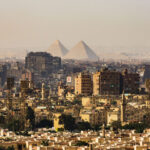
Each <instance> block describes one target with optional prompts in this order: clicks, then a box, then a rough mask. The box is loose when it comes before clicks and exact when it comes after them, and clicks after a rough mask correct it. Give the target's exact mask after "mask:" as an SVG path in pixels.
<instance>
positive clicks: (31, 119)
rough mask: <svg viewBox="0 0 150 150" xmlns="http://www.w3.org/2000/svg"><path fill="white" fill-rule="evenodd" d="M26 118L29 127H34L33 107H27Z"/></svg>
mask: <svg viewBox="0 0 150 150" xmlns="http://www.w3.org/2000/svg"><path fill="white" fill-rule="evenodd" d="M26 120H29V122H30V128H31V129H34V126H35V114H34V111H33V109H32V108H31V107H28V108H27V113H26Z"/></svg>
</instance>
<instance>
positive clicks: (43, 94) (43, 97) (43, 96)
mask: <svg viewBox="0 0 150 150" xmlns="http://www.w3.org/2000/svg"><path fill="white" fill-rule="evenodd" d="M41 95H42V100H44V99H45V84H44V83H42V91H41Z"/></svg>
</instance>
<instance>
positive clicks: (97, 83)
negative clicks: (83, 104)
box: [93, 69, 121, 95]
mask: <svg viewBox="0 0 150 150" xmlns="http://www.w3.org/2000/svg"><path fill="white" fill-rule="evenodd" d="M120 78H121V74H120V73H119V72H116V71H110V70H108V69H103V70H101V71H100V72H96V73H95V74H94V75H93V95H119V94H120V93H121V91H120Z"/></svg>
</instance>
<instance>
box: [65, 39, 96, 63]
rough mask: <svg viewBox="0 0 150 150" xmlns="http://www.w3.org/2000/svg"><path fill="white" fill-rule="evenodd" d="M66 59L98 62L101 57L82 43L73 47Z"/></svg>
mask: <svg viewBox="0 0 150 150" xmlns="http://www.w3.org/2000/svg"><path fill="white" fill-rule="evenodd" d="M64 58H65V59H74V60H88V61H98V60H99V57H98V56H97V55H96V54H95V53H94V51H93V50H92V49H91V48H90V47H89V46H88V45H87V44H86V43H85V42H84V41H80V42H79V43H78V44H77V45H76V46H75V47H73V48H72V49H71V50H70V51H69V52H68V53H67V54H66V55H65V56H64Z"/></svg>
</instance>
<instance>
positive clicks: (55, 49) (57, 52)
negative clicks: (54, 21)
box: [47, 40, 68, 57]
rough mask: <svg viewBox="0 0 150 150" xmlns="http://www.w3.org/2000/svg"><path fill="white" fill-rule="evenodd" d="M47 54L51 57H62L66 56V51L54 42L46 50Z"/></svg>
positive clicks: (60, 44) (59, 43)
mask: <svg viewBox="0 0 150 150" xmlns="http://www.w3.org/2000/svg"><path fill="white" fill-rule="evenodd" d="M47 52H48V53H50V54H52V55H53V56H58V57H63V56H64V55H66V54H67V52H68V50H67V48H66V47H65V46H64V45H63V44H62V43H61V42H60V41H59V40H56V41H55V42H54V43H52V45H51V46H50V47H49V48H48V50H47Z"/></svg>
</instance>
